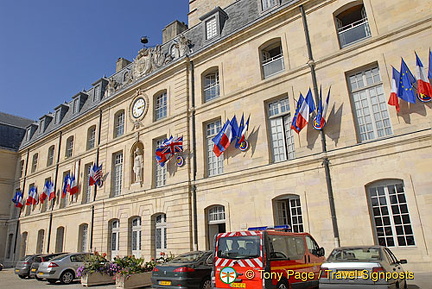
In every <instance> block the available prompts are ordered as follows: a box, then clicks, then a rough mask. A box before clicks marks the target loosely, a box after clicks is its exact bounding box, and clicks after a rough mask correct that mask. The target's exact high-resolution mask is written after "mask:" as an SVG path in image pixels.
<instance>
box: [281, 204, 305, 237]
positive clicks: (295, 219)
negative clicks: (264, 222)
mask: <svg viewBox="0 0 432 289" xmlns="http://www.w3.org/2000/svg"><path fill="white" fill-rule="evenodd" d="M275 209H276V216H275V217H276V218H275V219H276V221H275V225H290V226H291V229H292V231H293V232H296V233H300V232H303V216H302V209H301V204H300V197H299V196H291V197H288V198H286V199H281V200H277V201H276V208H275Z"/></svg>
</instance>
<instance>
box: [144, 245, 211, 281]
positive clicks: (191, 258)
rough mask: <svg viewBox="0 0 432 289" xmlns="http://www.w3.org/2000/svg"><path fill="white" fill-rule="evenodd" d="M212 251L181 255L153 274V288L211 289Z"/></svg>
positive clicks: (160, 266)
mask: <svg viewBox="0 0 432 289" xmlns="http://www.w3.org/2000/svg"><path fill="white" fill-rule="evenodd" d="M212 266H213V255H212V251H194V252H189V253H185V254H181V255H179V256H177V257H175V258H174V259H172V260H171V261H169V262H167V263H163V264H160V265H157V266H156V267H155V268H154V269H153V272H152V277H151V281H152V288H159V289H161V288H166V289H171V288H172V289H174V288H194V289H210V288H211V279H210V278H211V271H212Z"/></svg>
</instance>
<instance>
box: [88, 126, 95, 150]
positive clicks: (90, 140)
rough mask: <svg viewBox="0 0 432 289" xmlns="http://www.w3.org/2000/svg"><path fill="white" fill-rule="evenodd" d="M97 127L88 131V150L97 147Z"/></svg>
mask: <svg viewBox="0 0 432 289" xmlns="http://www.w3.org/2000/svg"><path fill="white" fill-rule="evenodd" d="M95 140H96V126H92V127H90V128H89V129H88V131H87V150H90V149H92V148H94V147H95Z"/></svg>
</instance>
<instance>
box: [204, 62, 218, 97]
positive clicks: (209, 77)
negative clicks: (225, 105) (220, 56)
mask: <svg viewBox="0 0 432 289" xmlns="http://www.w3.org/2000/svg"><path fill="white" fill-rule="evenodd" d="M203 93H204V102H207V101H210V100H212V99H214V98H217V97H219V94H220V90H219V71H218V70H217V69H216V70H215V71H212V72H210V73H207V74H206V75H204V77H203Z"/></svg>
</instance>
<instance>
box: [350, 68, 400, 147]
mask: <svg viewBox="0 0 432 289" xmlns="http://www.w3.org/2000/svg"><path fill="white" fill-rule="evenodd" d="M348 81H349V85H350V89H351V97H352V101H353V105H354V113H355V117H356V120H357V131H358V135H359V138H360V142H363V141H368V140H372V139H376V138H380V137H385V136H388V135H391V134H392V133H393V132H392V127H391V123H390V116H389V113H388V110H387V100H386V96H385V95H384V90H383V85H382V82H381V77H380V74H379V68H378V67H374V68H370V69H366V70H364V71H361V72H358V73H355V74H352V75H349V76H348Z"/></svg>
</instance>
